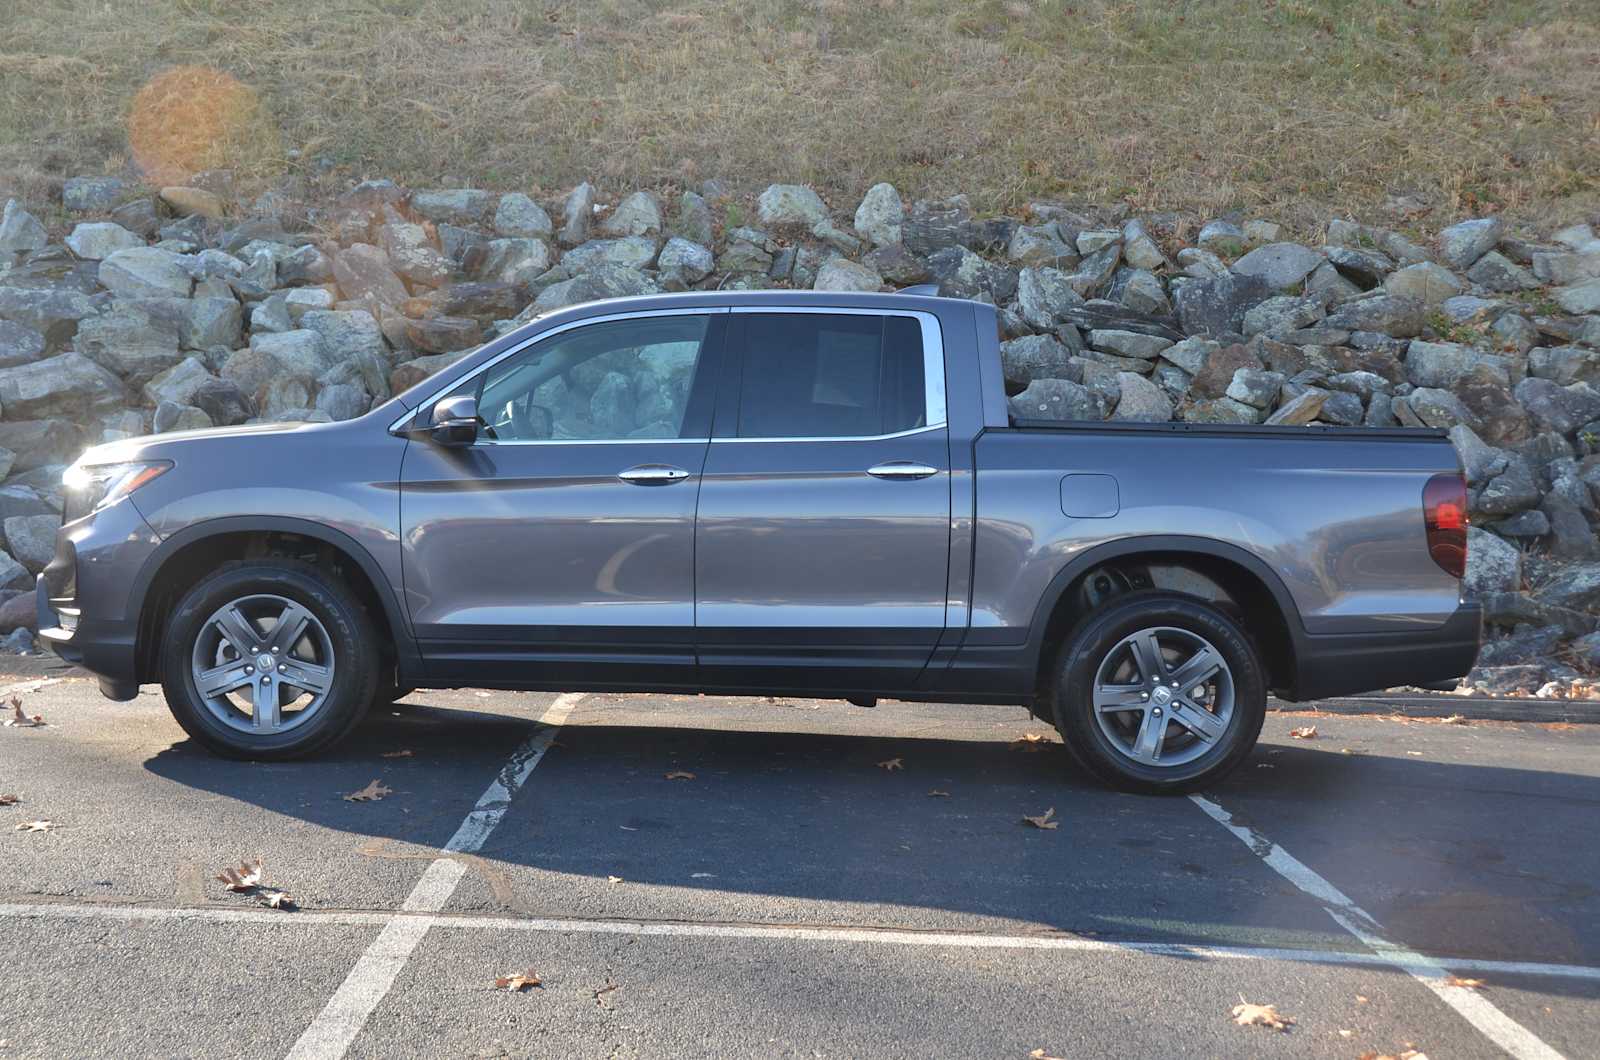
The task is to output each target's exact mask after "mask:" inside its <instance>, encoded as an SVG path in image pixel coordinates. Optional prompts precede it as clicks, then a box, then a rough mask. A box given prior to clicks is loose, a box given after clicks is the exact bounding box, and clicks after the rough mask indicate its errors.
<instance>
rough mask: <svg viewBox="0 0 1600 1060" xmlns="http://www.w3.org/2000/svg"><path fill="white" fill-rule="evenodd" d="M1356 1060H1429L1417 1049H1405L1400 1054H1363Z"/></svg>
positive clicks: (1425, 1054) (1426, 1055)
mask: <svg viewBox="0 0 1600 1060" xmlns="http://www.w3.org/2000/svg"><path fill="white" fill-rule="evenodd" d="M1356 1060H1428V1054H1427V1053H1424V1052H1422V1051H1420V1050H1417V1049H1405V1050H1402V1051H1401V1052H1400V1053H1398V1054H1395V1053H1362V1054H1361V1055H1360V1056H1358V1057H1356Z"/></svg>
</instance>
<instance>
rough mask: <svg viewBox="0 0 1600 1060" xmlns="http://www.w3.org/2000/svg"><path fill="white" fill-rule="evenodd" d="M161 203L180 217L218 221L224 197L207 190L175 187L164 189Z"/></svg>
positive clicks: (161, 193)
mask: <svg viewBox="0 0 1600 1060" xmlns="http://www.w3.org/2000/svg"><path fill="white" fill-rule="evenodd" d="M160 195H161V201H162V202H164V203H166V204H167V206H168V207H170V208H171V210H172V212H173V213H175V214H177V215H178V216H179V217H204V218H207V219H210V220H216V219H218V218H220V217H221V216H222V213H223V204H222V196H220V195H218V194H217V193H216V192H214V191H207V190H206V189H205V188H190V187H182V186H178V185H174V186H172V187H167V188H162V189H161V192H160Z"/></svg>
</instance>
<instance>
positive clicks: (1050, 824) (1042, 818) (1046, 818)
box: [1022, 806, 1061, 829]
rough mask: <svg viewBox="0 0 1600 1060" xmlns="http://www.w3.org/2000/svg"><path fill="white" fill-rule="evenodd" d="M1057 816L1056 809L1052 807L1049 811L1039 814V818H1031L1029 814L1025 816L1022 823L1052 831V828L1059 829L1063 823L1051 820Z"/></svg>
mask: <svg viewBox="0 0 1600 1060" xmlns="http://www.w3.org/2000/svg"><path fill="white" fill-rule="evenodd" d="M1055 815H1056V808H1055V807H1054V806H1052V807H1050V808H1049V809H1048V810H1046V811H1044V812H1043V813H1041V814H1039V816H1037V817H1029V816H1028V815H1027V814H1023V816H1022V823H1023V824H1031V825H1033V826H1034V827H1035V828H1044V829H1052V828H1055V827H1057V826H1058V825H1060V823H1061V822H1060V821H1053V820H1051V818H1052V817H1054V816H1055Z"/></svg>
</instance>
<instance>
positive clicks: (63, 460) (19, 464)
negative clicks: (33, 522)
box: [0, 419, 83, 515]
mask: <svg viewBox="0 0 1600 1060" xmlns="http://www.w3.org/2000/svg"><path fill="white" fill-rule="evenodd" d="M82 448H83V438H82V432H81V431H80V430H79V428H78V427H77V426H76V425H75V424H73V423H71V422H69V421H67V420H60V419H44V420H11V421H7V422H5V423H0V449H5V450H6V451H7V452H9V453H12V454H14V456H13V459H12V464H11V468H10V472H11V474H13V475H15V474H19V473H21V472H24V471H32V470H34V469H35V468H41V467H48V466H50V465H53V464H70V463H71V462H72V461H74V460H76V459H77V458H78V453H79V452H80V451H81V450H82ZM0 512H4V514H9V515H16V514H28V513H20V512H7V511H5V509H4V507H3V506H0Z"/></svg>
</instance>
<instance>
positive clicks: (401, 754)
mask: <svg viewBox="0 0 1600 1060" xmlns="http://www.w3.org/2000/svg"><path fill="white" fill-rule="evenodd" d="M415 753H416V752H415V751H385V752H383V757H385V758H410V757H411V756H412V755H413V754H415Z"/></svg>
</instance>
